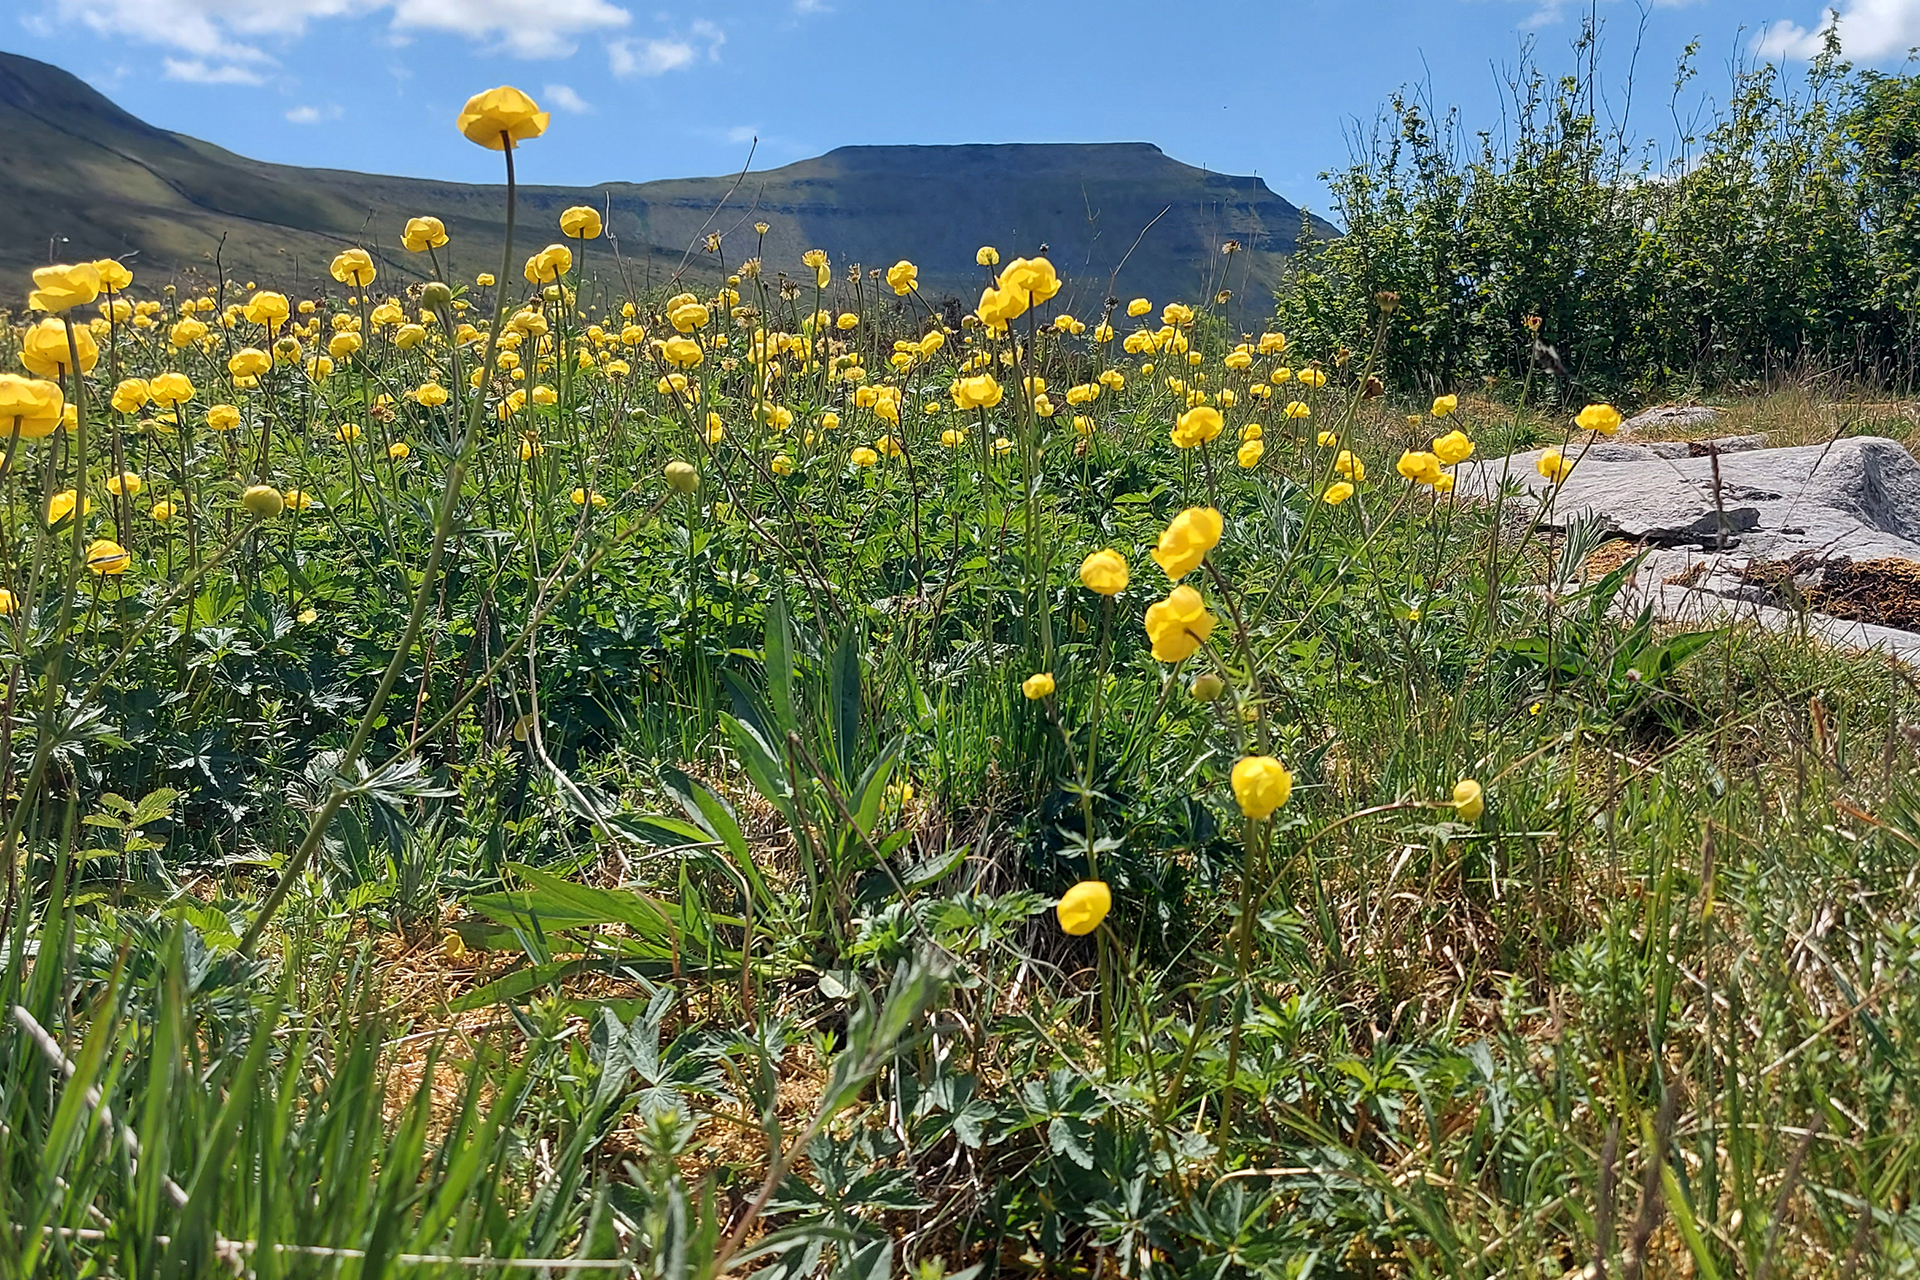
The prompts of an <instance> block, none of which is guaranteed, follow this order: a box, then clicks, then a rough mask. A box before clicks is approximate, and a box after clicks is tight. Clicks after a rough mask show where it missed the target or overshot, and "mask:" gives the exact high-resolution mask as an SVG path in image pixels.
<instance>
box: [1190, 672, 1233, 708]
mask: <svg viewBox="0 0 1920 1280" xmlns="http://www.w3.org/2000/svg"><path fill="white" fill-rule="evenodd" d="M1226 688H1227V682H1226V681H1225V680H1222V679H1221V678H1220V677H1219V676H1217V675H1215V674H1214V673H1213V672H1211V671H1203V672H1201V673H1200V674H1199V675H1197V676H1195V677H1194V678H1193V683H1192V684H1190V685H1188V686H1187V692H1188V693H1190V694H1192V695H1193V700H1194V701H1195V702H1212V701H1213V700H1214V699H1215V698H1217V697H1219V696H1220V695H1221V694H1222V693H1224V692H1226Z"/></svg>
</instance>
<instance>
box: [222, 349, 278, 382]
mask: <svg viewBox="0 0 1920 1280" xmlns="http://www.w3.org/2000/svg"><path fill="white" fill-rule="evenodd" d="M271 368H273V357H272V356H270V355H268V354H267V353H266V352H264V351H262V350H260V349H259V348H258V347H242V348H240V350H238V351H236V352H234V353H233V354H232V355H231V356H229V357H228V358H227V372H228V373H230V374H232V375H233V376H234V377H236V378H257V377H259V376H260V375H261V374H263V373H265V372H266V371H267V370H269V369H271Z"/></svg>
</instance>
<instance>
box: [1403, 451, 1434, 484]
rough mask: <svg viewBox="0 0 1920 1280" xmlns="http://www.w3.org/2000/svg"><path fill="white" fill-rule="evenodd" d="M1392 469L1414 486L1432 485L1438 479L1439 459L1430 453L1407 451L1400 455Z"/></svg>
mask: <svg viewBox="0 0 1920 1280" xmlns="http://www.w3.org/2000/svg"><path fill="white" fill-rule="evenodd" d="M1393 469H1394V470H1395V471H1398V472H1399V473H1400V474H1401V475H1403V476H1405V477H1406V478H1407V479H1408V480H1411V481H1412V482H1413V483H1415V484H1432V483H1433V482H1434V481H1435V480H1437V479H1439V477H1440V459H1438V458H1436V457H1434V456H1433V455H1432V454H1430V453H1423V452H1420V451H1418V450H1415V449H1409V450H1407V451H1406V452H1405V453H1403V454H1401V455H1400V460H1399V461H1398V462H1396V463H1394V464H1393Z"/></svg>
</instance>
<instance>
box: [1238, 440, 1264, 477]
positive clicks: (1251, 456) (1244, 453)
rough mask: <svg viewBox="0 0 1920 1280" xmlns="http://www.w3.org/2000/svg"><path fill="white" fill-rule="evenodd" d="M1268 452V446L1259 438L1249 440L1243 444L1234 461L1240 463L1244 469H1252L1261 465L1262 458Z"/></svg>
mask: <svg viewBox="0 0 1920 1280" xmlns="http://www.w3.org/2000/svg"><path fill="white" fill-rule="evenodd" d="M1266 451H1267V446H1266V444H1265V442H1264V441H1261V440H1259V439H1257V438H1256V439H1253V440H1248V441H1246V442H1245V443H1243V444H1242V445H1241V446H1240V448H1239V450H1238V451H1237V452H1236V453H1235V454H1234V455H1233V460H1234V461H1235V462H1238V463H1239V464H1240V465H1241V467H1242V468H1245V469H1251V468H1253V467H1257V466H1259V465H1260V458H1261V456H1262V455H1263V454H1265V453H1266Z"/></svg>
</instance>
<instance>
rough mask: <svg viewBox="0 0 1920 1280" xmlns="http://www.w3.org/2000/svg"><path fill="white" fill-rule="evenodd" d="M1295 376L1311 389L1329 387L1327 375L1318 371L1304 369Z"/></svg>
mask: <svg viewBox="0 0 1920 1280" xmlns="http://www.w3.org/2000/svg"><path fill="white" fill-rule="evenodd" d="M1293 376H1294V377H1296V378H1298V379H1299V380H1300V381H1301V382H1302V383H1304V384H1306V385H1307V386H1309V387H1324V386H1326V385H1327V375H1326V374H1324V373H1322V372H1320V370H1318V369H1302V370H1300V372H1298V373H1296V374H1294V375H1293Z"/></svg>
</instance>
